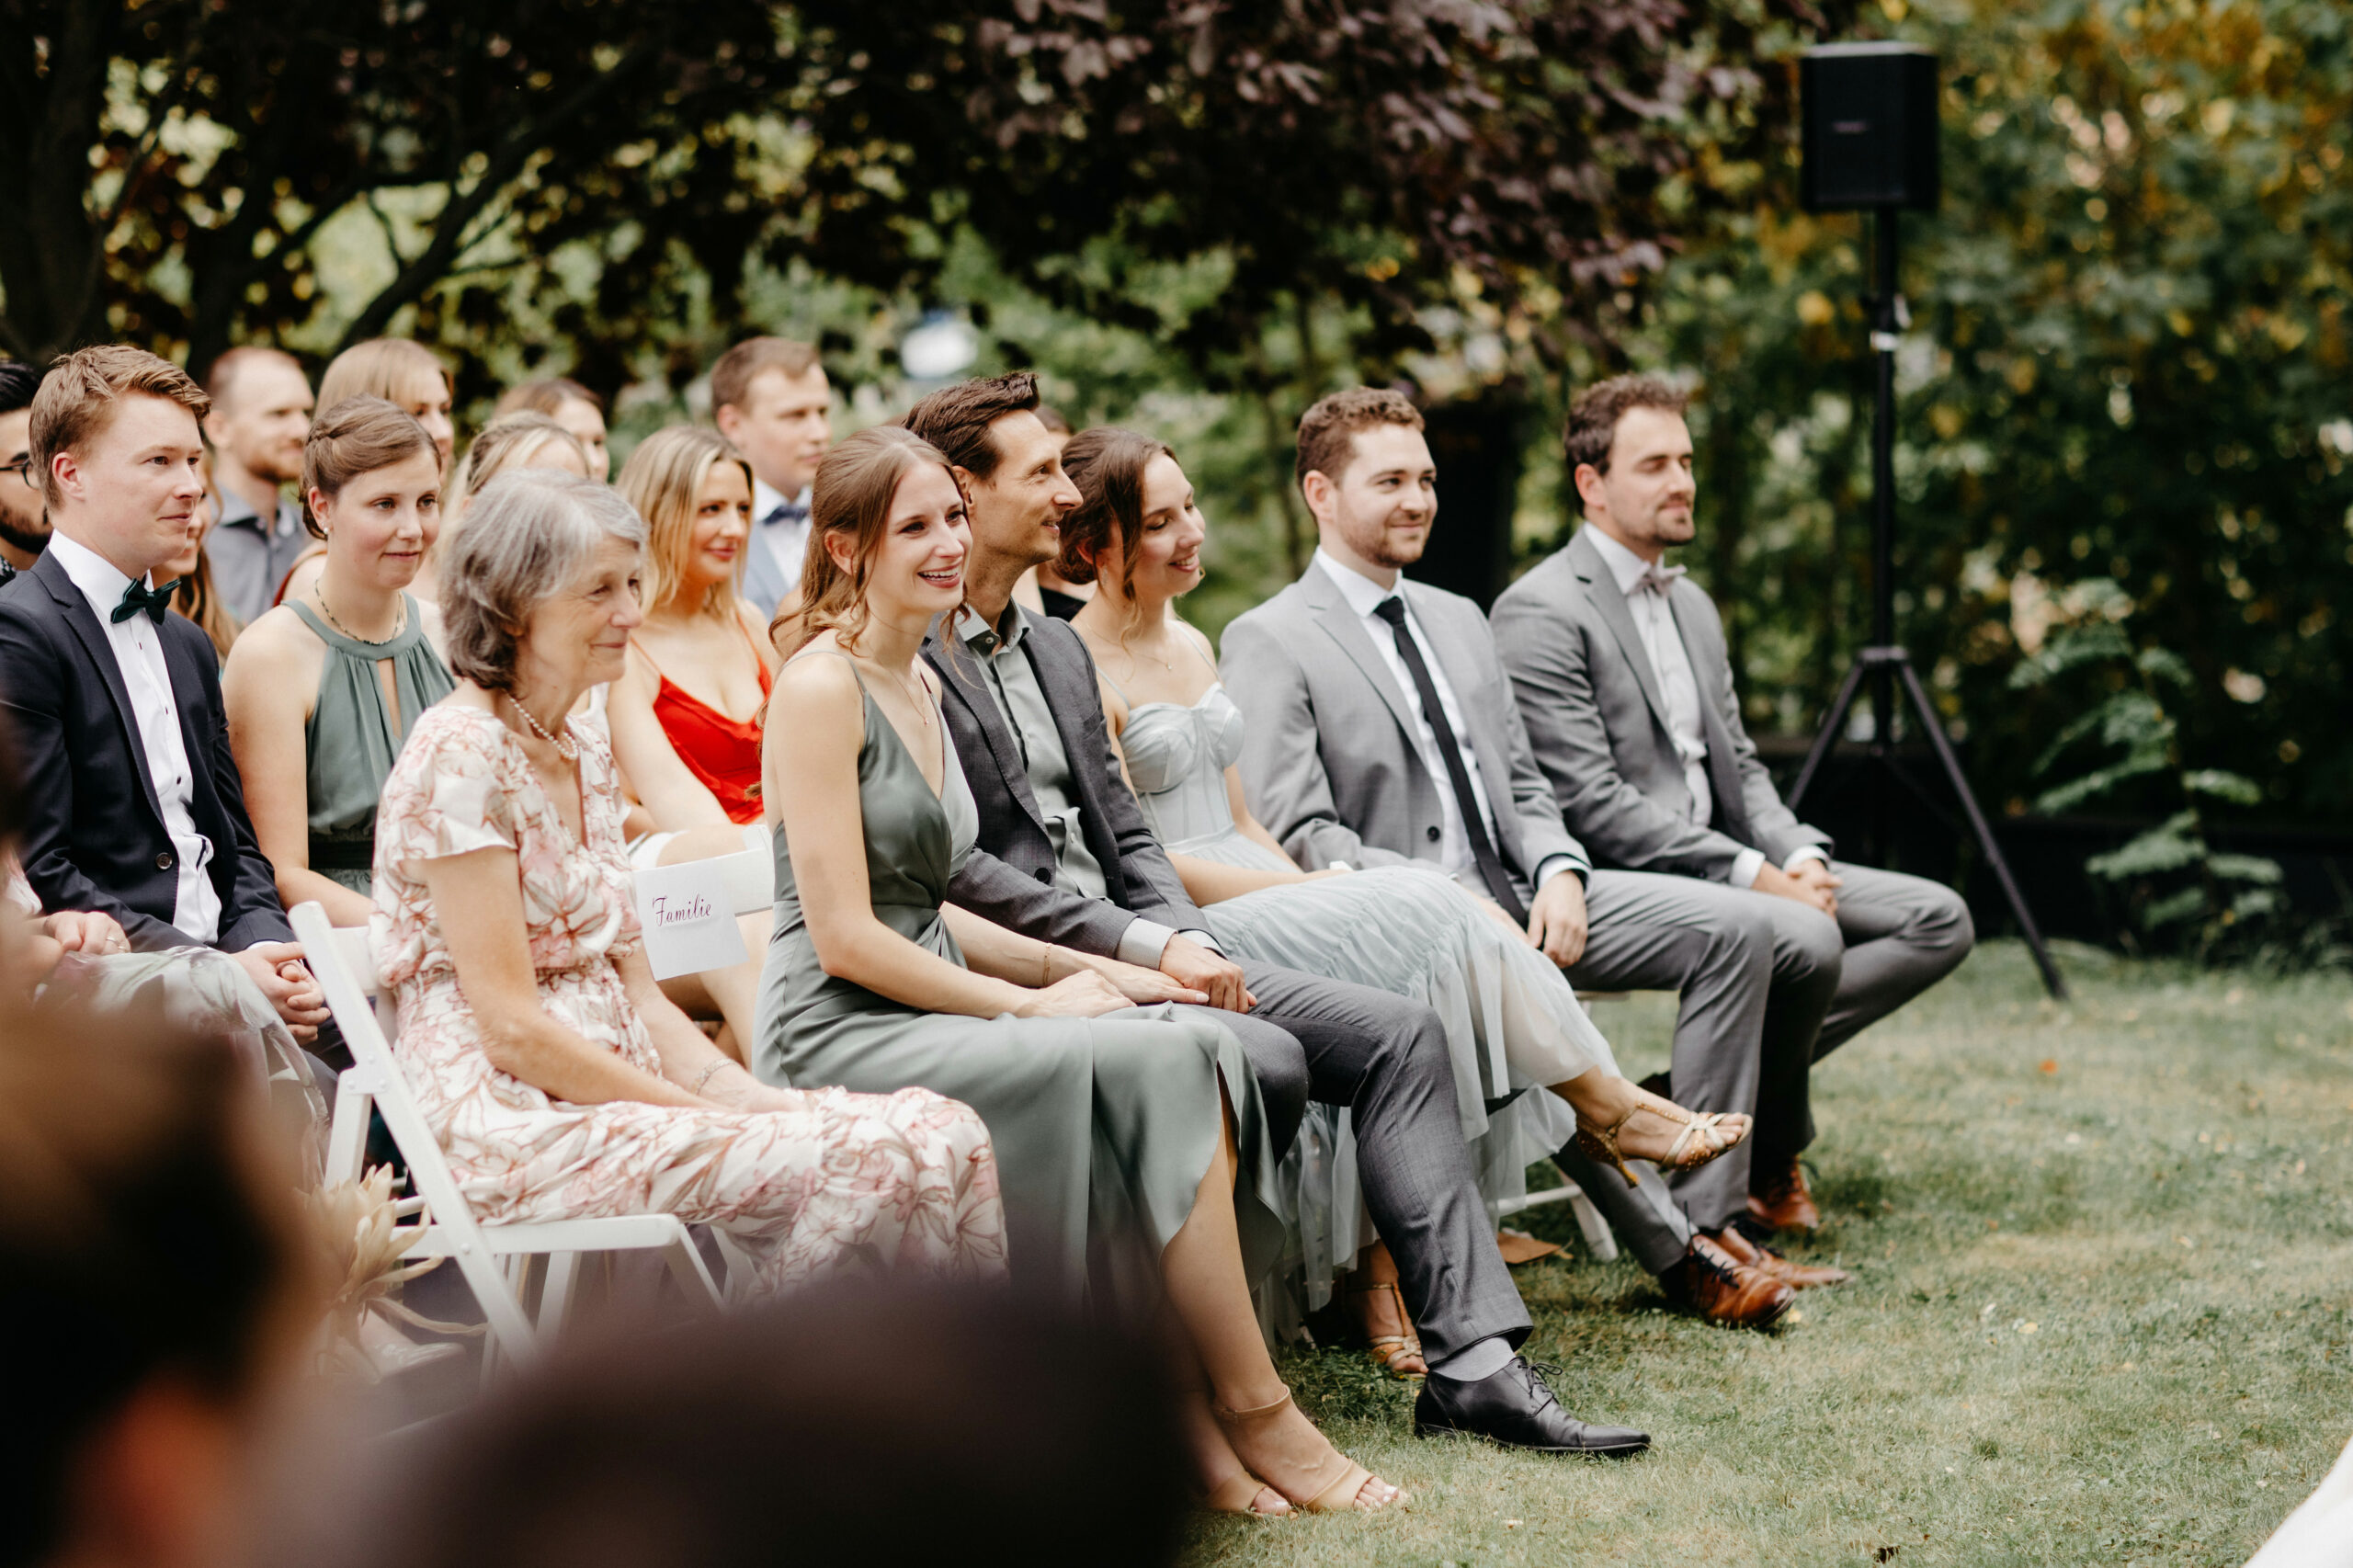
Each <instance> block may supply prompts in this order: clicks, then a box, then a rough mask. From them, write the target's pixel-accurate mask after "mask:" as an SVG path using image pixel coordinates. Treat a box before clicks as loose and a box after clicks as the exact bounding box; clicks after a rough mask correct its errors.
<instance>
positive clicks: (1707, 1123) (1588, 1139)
mask: <svg viewBox="0 0 2353 1568" xmlns="http://www.w3.org/2000/svg"><path fill="white" fill-rule="evenodd" d="M1638 1092H1640V1091H1638ZM1645 1110H1647V1111H1652V1112H1654V1113H1655V1114H1656V1115H1658V1116H1659V1117H1661V1118H1663V1119H1665V1120H1667V1121H1679V1122H1681V1123H1682V1126H1683V1131H1680V1132H1678V1133H1677V1134H1676V1135H1675V1142H1673V1143H1670V1144H1669V1145H1667V1150H1666V1153H1665V1154H1663V1155H1660V1156H1657V1157H1656V1158H1654V1159H1652V1161H1651V1164H1653V1165H1656V1166H1658V1167H1659V1168H1660V1169H1661V1170H1667V1171H1696V1170H1698V1169H1699V1167H1700V1166H1701V1165H1706V1164H1707V1163H1708V1162H1709V1161H1710V1160H1712V1159H1714V1158H1715V1157H1716V1156H1717V1155H1718V1154H1721V1153H1724V1151H1726V1150H1727V1149H1731V1148H1733V1147H1735V1146H1737V1145H1738V1144H1739V1142H1740V1141H1741V1140H1742V1139H1744V1138H1745V1137H1747V1136H1748V1127H1747V1126H1746V1125H1743V1124H1745V1123H1746V1122H1747V1120H1748V1119H1747V1118H1746V1117H1738V1116H1733V1115H1727V1114H1725V1113H1724V1112H1722V1111H1708V1112H1705V1113H1704V1114H1700V1115H1694V1114H1693V1113H1691V1112H1690V1111H1688V1110H1685V1109H1684V1108H1682V1107H1681V1106H1679V1105H1677V1104H1676V1103H1675V1102H1674V1101H1673V1100H1663V1099H1660V1098H1659V1097H1658V1096H1655V1095H1653V1094H1648V1093H1642V1094H1641V1097H1640V1098H1639V1099H1637V1100H1636V1101H1635V1102H1634V1104H1633V1105H1631V1106H1630V1107H1628V1108H1627V1110H1626V1114H1625V1115H1623V1116H1621V1117H1620V1118H1619V1119H1617V1120H1616V1121H1613V1122H1611V1123H1610V1124H1609V1125H1608V1127H1597V1126H1596V1125H1594V1124H1593V1123H1591V1122H1588V1121H1587V1120H1586V1119H1585V1118H1583V1117H1579V1118H1577V1147H1578V1148H1579V1149H1581V1150H1583V1151H1584V1152H1585V1153H1586V1157H1588V1158H1590V1159H1595V1160H1605V1161H1608V1163H1609V1164H1611V1165H1616V1166H1617V1167H1618V1174H1619V1175H1620V1176H1624V1177H1625V1178H1626V1185H1627V1186H1628V1187H1633V1186H1635V1185H1636V1183H1635V1180H1634V1173H1633V1172H1632V1171H1631V1170H1629V1169H1628V1168H1627V1165H1626V1156H1625V1155H1623V1154H1621V1153H1619V1152H1618V1134H1619V1133H1620V1131H1623V1130H1624V1128H1625V1126H1626V1124H1627V1123H1628V1122H1630V1121H1631V1120H1633V1119H1634V1117H1635V1115H1636V1113H1637V1112H1640V1111H1645Z"/></svg>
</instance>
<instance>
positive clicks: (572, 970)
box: [369, 702, 1006, 1289]
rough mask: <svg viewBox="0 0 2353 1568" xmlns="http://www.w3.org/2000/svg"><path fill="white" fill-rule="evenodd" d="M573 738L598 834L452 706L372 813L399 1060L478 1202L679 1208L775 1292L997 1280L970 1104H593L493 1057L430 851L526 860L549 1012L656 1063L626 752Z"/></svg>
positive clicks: (1000, 1219)
mask: <svg viewBox="0 0 2353 1568" xmlns="http://www.w3.org/2000/svg"><path fill="white" fill-rule="evenodd" d="M573 733H574V735H575V736H576V737H577V738H578V739H579V741H580V782H581V807H582V810H581V820H582V826H583V828H584V829H585V840H586V842H585V845H583V844H581V843H579V842H576V841H575V840H574V838H573V835H572V832H571V830H570V829H569V828H568V827H567V826H565V824H564V822H563V818H562V817H561V816H559V815H558V814H557V812H556V809H555V805H554V802H553V801H551V800H550V799H549V797H548V793H547V791H546V790H545V789H544V787H543V786H542V785H541V783H540V776H539V774H538V772H537V771H536V770H535V769H534V768H533V767H531V764H530V760H529V757H528V756H525V754H524V752H523V749H522V746H521V745H520V744H519V743H518V742H517V741H516V740H515V738H514V736H513V734H512V733H510V732H509V731H508V730H507V728H506V725H505V724H504V723H502V722H500V721H499V720H498V718H497V717H496V715H494V714H491V713H486V712H484V711H483V710H480V709H478V708H473V707H470V706H465V705H462V704H458V703H452V702H443V703H441V704H440V705H439V706H438V707H435V708H433V709H430V710H427V711H426V713H425V714H424V715H423V716H422V717H420V718H419V719H418V720H417V722H416V724H415V728H414V729H413V730H412V732H411V733H410V735H409V738H408V743H407V744H406V745H405V746H404V747H403V749H402V751H401V755H400V758H399V760H398V761H397V762H396V763H395V764H394V765H393V767H392V774H391V776H390V777H389V778H387V779H386V780H385V784H384V796H383V803H382V805H381V808H380V809H379V811H378V812H377V817H376V866H375V898H376V912H375V915H374V917H373V918H372V919H371V920H370V921H369V937H370V940H371V943H372V946H373V948H374V950H375V955H376V964H377V968H378V970H379V971H381V978H382V981H383V983H384V985H385V987H386V988H387V990H388V991H389V993H390V994H392V997H393V998H394V1000H395V1003H396V1005H397V1006H398V1008H399V1014H400V1033H399V1038H398V1040H397V1041H396V1043H395V1044H394V1047H393V1050H394V1051H395V1052H396V1053H397V1054H398V1055H399V1056H400V1058H401V1060H402V1062H403V1065H404V1067H405V1068H406V1070H407V1074H408V1079H409V1082H410V1084H411V1085H413V1086H414V1088H415V1093H416V1096H417V1098H418V1100H419V1101H420V1102H421V1103H422V1105H423V1108H424V1111H425V1115H426V1119H427V1120H428V1121H430V1122H431V1123H432V1125H433V1128H434V1130H435V1131H436V1133H437V1134H438V1136H439V1138H440V1141H441V1147H442V1149H443V1150H444V1151H445V1152H446V1153H447V1154H448V1156H449V1164H450V1165H451V1167H452V1168H453V1169H454V1170H455V1172H456V1174H457V1177H458V1181H459V1185H460V1188H461V1189H462V1190H463V1191H464V1193H465V1196H466V1200H467V1201H468V1202H469V1203H471V1204H472V1206H473V1209H474V1212H475V1214H476V1215H477V1216H478V1217H479V1218H481V1219H483V1220H484V1221H490V1222H492V1223H499V1222H505V1221H527V1220H563V1219H586V1218H593V1217H596V1216H599V1215H608V1214H644V1213H670V1214H676V1216H678V1218H679V1219H681V1220H684V1221H688V1222H689V1223H694V1224H708V1225H711V1226H715V1227H717V1228H718V1229H720V1230H722V1231H725V1232H726V1233H728V1234H729V1235H730V1237H731V1238H732V1239H733V1241H734V1242H735V1243H736V1244H738V1245H739V1246H741V1247H742V1248H743V1250H744V1251H745V1252H746V1253H747V1254H748V1255H750V1256H751V1257H752V1258H753V1259H754V1261H755V1264H756V1267H757V1268H758V1270H759V1274H760V1279H761V1282H762V1283H763V1284H764V1285H766V1286H767V1287H768V1288H770V1289H782V1288H785V1287H789V1286H791V1285H793V1284H796V1283H798V1282H800V1281H801V1280H805V1279H808V1278H811V1277H813V1276H816V1275H822V1274H824V1273H825V1272H827V1271H829V1270H832V1269H836V1268H840V1267H845V1266H847V1265H849V1264H852V1263H853V1262H863V1263H866V1264H869V1265H880V1266H883V1267H916V1268H923V1269H926V1270H929V1271H931V1272H933V1273H936V1274H940V1275H944V1276H948V1277H950V1278H999V1277H1001V1276H1002V1275H1003V1274H1004V1272H1005V1256H1006V1255H1005V1215H1004V1210H1003V1207H1002V1205H1001V1203H1000V1202H999V1199H998V1196H997V1170H996V1158H995V1152H994V1151H993V1150H992V1148H991V1146H990V1143H989V1135H988V1131H987V1129H986V1128H984V1127H983V1125H982V1123H981V1119H980V1118H979V1117H977V1116H976V1115H974V1114H973V1113H972V1110H970V1109H969V1108H966V1107H965V1106H963V1105H961V1104H960V1103H958V1102H957V1101H955V1100H951V1099H948V1098H945V1097H943V1096H939V1095H936V1094H932V1093H930V1092H929V1091H927V1090H924V1089H902V1090H900V1091H899V1092H898V1093H896V1094H891V1095H860V1094H851V1093H849V1092H847V1091H846V1090H842V1089H820V1090H812V1091H801V1092H796V1093H794V1095H793V1097H794V1098H795V1099H797V1100H798V1101H799V1102H800V1103H799V1106H798V1108H795V1109H792V1110H784V1111H727V1110H699V1109H682V1108H671V1107H667V1106H654V1105H647V1104H644V1103H642V1102H640V1101H635V1100H622V1101H612V1102H608V1103H606V1104H603V1105H585V1106H584V1105H574V1104H571V1103H570V1102H568V1101H564V1100H557V1099H551V1098H550V1097H549V1096H547V1095H545V1094H543V1093H542V1092H540V1090H539V1089H536V1088H534V1087H532V1086H531V1085H529V1084H527V1083H525V1082H523V1081H522V1080H521V1079H519V1078H517V1077H514V1076H512V1075H511V1074H506V1073H504V1072H501V1071H500V1070H499V1069H498V1068H496V1067H494V1066H493V1065H491V1062H490V1059H489V1057H488V1056H487V1055H485V1054H484V1053H483V1048H482V1041H481V1034H480V1030H479V1029H478V1028H477V1027H476V1025H475V1021H474V1016H473V1011H472V1008H471V1007H469V1006H467V1005H466V997H465V993H464V992H463V991H462V990H461V989H460V986H459V983H458V971H457V966H456V964H455V962H454V961H453V960H451V958H450V956H449V946H448V944H447V943H446V942H445V941H444V940H443V937H442V934H441V929H440V926H439V925H438V922H437V921H436V920H435V918H434V913H433V902H432V898H431V895H430V894H429V893H428V892H427V891H426V884H425V880H424V877H423V874H422V873H423V870H424V863H425V862H426V861H427V860H431V859H435V858H439V857H442V856H448V855H463V854H467V853H469V852H471V851H472V850H476V849H487V848H499V849H510V850H513V851H514V852H515V854H516V855H517V858H519V860H520V862H521V875H522V892H523V918H524V922H525V925H526V926H528V928H529V939H530V952H531V963H532V967H533V968H534V969H535V970H536V971H538V974H539V983H540V1004H541V1006H544V1007H545V1008H546V1009H547V1011H548V1012H549V1014H550V1015H551V1016H552V1017H555V1018H556V1019H558V1020H559V1021H561V1022H562V1023H563V1025H564V1026H565V1027H567V1028H571V1029H572V1030H574V1032H576V1033H577V1034H579V1035H580V1036H581V1037H582V1038H583V1039H585V1040H588V1041H589V1042H590V1043H591V1044H593V1045H597V1046H600V1047H602V1048H604V1049H605V1050H608V1051H613V1052H614V1053H615V1054H617V1055H619V1056H620V1057H621V1058H622V1059H623V1060H624V1061H627V1062H630V1063H631V1064H632V1065H634V1066H637V1067H640V1068H642V1069H643V1070H644V1071H646V1072H648V1073H653V1074H660V1072H661V1061H660V1058H659V1057H658V1056H657V1055H656V1053H655V1051H654V1042H653V1040H651V1038H650V1037H649V1036H648V1035H647V1033H646V1030H645V1026H644V1024H643V1023H642V1021H641V1020H640V1019H639V1017H638V1016H637V1011H636V1009H635V1008H634V1007H633V1006H631V1003H630V1000H629V995H628V993H627V991H626V989H625V988H624V986H623V985H622V983H621V977H620V971H619V970H618V969H616V968H615V966H614V960H615V959H616V957H618V956H621V955H625V954H627V953H629V952H631V951H632V950H634V949H637V948H638V947H639V945H640V937H639V935H638V925H637V915H636V911H635V907H634V903H633V901H632V898H631V881H630V870H629V863H628V858H627V854H626V851H625V849H624V847H623V845H622V840H621V813H620V793H619V789H618V786H617V782H616V777H615V774H614V770H613V761H612V753H611V751H610V749H609V748H608V745H607V744H606V743H605V742H604V741H603V739H602V738H601V736H598V735H596V734H593V733H586V732H585V731H584V730H582V729H575V730H574V732H573Z"/></svg>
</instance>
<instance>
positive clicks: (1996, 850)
mask: <svg viewBox="0 0 2353 1568" xmlns="http://www.w3.org/2000/svg"><path fill="white" fill-rule="evenodd" d="M1896 668H1897V669H1898V670H1899V671H1901V672H1902V674H1903V676H1904V690H1905V691H1906V692H1908V693H1910V694H1911V698H1912V708H1913V710H1914V711H1915V712H1916V713H1917V714H1918V715H1919V716H1920V727H1921V728H1922V729H1924V730H1926V731H1927V732H1928V744H1929V745H1931V746H1933V747H1934V748H1936V753H1937V760H1938V762H1939V763H1941V764H1943V765H1944V770H1945V777H1946V778H1948V779H1949V780H1951V782H1952V792H1953V793H1954V794H1956V795H1958V796H1960V797H1961V811H1962V812H1964V813H1966V814H1967V816H1968V818H1969V826H1970V830H1971V831H1972V832H1973V833H1975V834H1976V835H1977V846H1978V847H1979V848H1980V849H1983V850H1984V852H1985V859H1986V862H1987V863H1988V864H1989V865H1991V866H1992V867H1993V868H1994V875H1995V878H1996V879H1997V880H1999V881H2000V882H2001V884H2002V896H2003V897H2005V898H2006V899H2008V900H2009V902H2010V913H2011V914H2012V915H2017V916H2018V929H2019V930H2020V931H2021V932H2023V933H2024V934H2025V936H2026V945H2027V949H2028V951H2029V952H2031V953H2033V954H2034V966H2035V968H2037V969H2039V970H2040V971H2042V984H2043V988H2044V989H2045V990H2047V991H2049V992H2050V993H2051V995H2052V999H2053V1000H2054V1001H2060V1002H2064V1001H2065V1000H2067V982H2066V979H2065V977H2064V976H2063V975H2061V974H2060V972H2059V966H2058V965H2057V964H2055V963H2052V961H2051V952H2050V949H2047V948H2045V947H2044V946H2043V945H2042V932H2041V931H2040V929H2039V928H2038V927H2037V926H2035V924H2034V915H2033V912H2032V911H2030V910H2029V909H2028V908H2027V906H2026V895H2025V894H2023V893H2021V892H2018V881H2017V879H2016V878H2014V877H2012V876H2011V875H2010V863H2009V862H2008V861H2007V860H2006V859H2004V858H2002V846H2000V845H1998V844H1996V843H1995V842H1994V830H1993V828H1992V827H1991V826H1990V825H1989V824H1987V823H1986V821H1985V813H1984V812H1982V811H1980V810H1978V809H1977V797H1976V796H1975V795H1974V794H1972V793H1971V792H1970V789H1969V780H1968V779H1966V778H1962V777H1961V759H1960V758H1959V757H1957V756H1953V751H1952V743H1951V742H1950V741H1949V740H1947V739H1946V738H1945V726H1944V722H1943V721H1942V720H1940V719H1938V717H1937V710H1936V707H1935V705H1934V704H1932V703H1931V702H1929V700H1928V693H1927V688H1926V687H1923V686H1921V684H1920V673H1919V672H1918V671H1917V670H1915V669H1914V668H1913V667H1912V665H1911V664H1910V662H1909V661H1906V662H1905V663H1904V664H1901V665H1897V666H1896Z"/></svg>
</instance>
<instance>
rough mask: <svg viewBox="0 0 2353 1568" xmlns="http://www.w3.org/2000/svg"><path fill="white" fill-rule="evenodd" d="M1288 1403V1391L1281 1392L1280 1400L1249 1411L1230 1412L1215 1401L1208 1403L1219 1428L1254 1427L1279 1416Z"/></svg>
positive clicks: (1257, 1406) (1230, 1410)
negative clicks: (1246, 1425) (1271, 1417)
mask: <svg viewBox="0 0 2353 1568" xmlns="http://www.w3.org/2000/svg"><path fill="white" fill-rule="evenodd" d="M1289 1403H1290V1390H1289V1389H1285V1390H1283V1396H1282V1398H1280V1399H1279V1400H1276V1401H1275V1402H1274V1403H1271V1404H1261V1405H1256V1406H1255V1407H1253V1408H1251V1409H1249V1410H1232V1409H1228V1408H1227V1407H1226V1406H1224V1405H1222V1404H1220V1403H1217V1402H1216V1401H1215V1400H1211V1402H1210V1411H1211V1414H1212V1415H1215V1416H1216V1417H1217V1419H1218V1423H1219V1425H1221V1426H1243V1425H1245V1424H1248V1425H1251V1426H1256V1425H1257V1424H1258V1423H1259V1422H1262V1421H1265V1420H1266V1419H1267V1418H1268V1417H1269V1416H1272V1415H1278V1414H1279V1413H1280V1411H1281V1410H1282V1407H1283V1406H1284V1405H1286V1404H1289Z"/></svg>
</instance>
